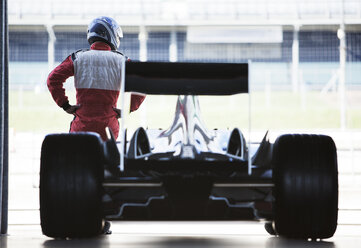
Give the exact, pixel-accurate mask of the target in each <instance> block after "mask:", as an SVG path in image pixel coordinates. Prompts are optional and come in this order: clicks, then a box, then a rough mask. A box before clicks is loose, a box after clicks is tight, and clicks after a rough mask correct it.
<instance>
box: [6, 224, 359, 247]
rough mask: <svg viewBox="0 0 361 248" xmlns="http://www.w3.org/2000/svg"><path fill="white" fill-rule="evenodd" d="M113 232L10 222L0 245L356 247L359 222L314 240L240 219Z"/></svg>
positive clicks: (121, 228)
mask: <svg viewBox="0 0 361 248" xmlns="http://www.w3.org/2000/svg"><path fill="white" fill-rule="evenodd" d="M112 230H113V234H112V235H107V236H101V237H98V238H93V239H81V240H80V239H74V240H54V239H50V238H47V237H45V236H43V235H42V234H41V230H40V226H39V225H11V226H9V235H5V236H1V237H0V247H1V248H20V247H21V248H35V247H44V248H61V247H77V248H85V247H86V248H111V247H127V248H128V247H159V248H163V247H192V248H193V247H248V248H253V247H254V248H258V247H266V248H286V247H287V248H302V247H310V248H311V247H312V248H313V247H316V248H340V247H341V248H356V247H360V244H361V226H360V225H343V226H339V228H338V231H337V232H336V234H335V236H334V237H333V238H331V239H327V240H323V241H318V242H313V241H305V240H289V239H284V238H278V237H271V236H269V235H267V234H266V233H265V232H264V231H263V228H262V224H259V223H242V222H218V223H217V222H200V223H198V222H121V223H119V222H117V223H113V228H112Z"/></svg>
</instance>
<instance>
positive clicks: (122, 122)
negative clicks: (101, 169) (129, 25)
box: [119, 56, 126, 172]
mask: <svg viewBox="0 0 361 248" xmlns="http://www.w3.org/2000/svg"><path fill="white" fill-rule="evenodd" d="M120 82H121V84H120V100H121V106H120V109H121V110H122V111H121V112H120V115H121V116H120V117H121V118H120V138H121V139H120V141H121V145H122V146H121V147H122V148H121V149H120V164H119V167H120V171H121V172H123V171H124V149H123V147H125V146H126V140H125V116H126V114H125V108H124V107H125V57H124V56H123V57H122V69H121V81H120Z"/></svg>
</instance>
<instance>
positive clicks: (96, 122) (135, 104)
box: [47, 42, 145, 140]
mask: <svg viewBox="0 0 361 248" xmlns="http://www.w3.org/2000/svg"><path fill="white" fill-rule="evenodd" d="M122 56H124V55H123V54H121V53H120V52H117V51H112V50H111V48H110V46H108V45H107V44H106V43H104V42H95V43H93V44H92V45H91V47H90V50H89V49H88V50H80V51H77V52H75V53H73V54H71V55H70V56H68V57H67V58H66V59H65V60H64V61H63V62H62V63H61V64H60V65H58V66H57V67H56V68H55V69H54V70H53V71H52V72H51V73H50V74H49V76H48V79H47V85H48V88H49V91H50V93H51V95H52V97H53V99H54V101H55V102H56V104H57V105H58V106H59V107H62V108H64V109H66V108H67V107H70V105H69V100H68V97H67V96H66V94H65V89H64V87H63V84H64V82H65V81H66V79H67V78H69V77H71V76H74V84H75V88H76V102H77V105H80V107H79V108H78V109H77V110H76V113H75V118H74V120H73V121H72V123H71V126H70V132H79V131H90V132H96V133H99V134H100V136H101V137H102V139H103V140H106V139H107V137H106V133H105V128H106V127H109V128H110V129H111V130H112V131H113V133H114V135H115V137H116V138H117V137H118V133H119V122H118V119H117V113H116V112H115V111H114V109H113V108H116V105H117V101H118V97H119V92H120V82H121V63H122V62H121V61H122ZM144 98H145V96H144V95H142V94H136V93H132V95H131V103H130V111H131V112H132V111H135V110H137V109H138V108H139V106H140V104H141V103H142V102H143V100H144Z"/></svg>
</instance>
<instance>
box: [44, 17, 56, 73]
mask: <svg viewBox="0 0 361 248" xmlns="http://www.w3.org/2000/svg"><path fill="white" fill-rule="evenodd" d="M46 30H47V31H48V35H49V40H48V67H49V71H52V70H53V69H54V63H55V47H54V46H55V41H56V36H55V33H54V29H53V25H51V24H48V25H46Z"/></svg>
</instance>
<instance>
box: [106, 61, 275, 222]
mask: <svg viewBox="0 0 361 248" xmlns="http://www.w3.org/2000/svg"><path fill="white" fill-rule="evenodd" d="M144 65H145V64H144V63H129V64H128V65H127V78H126V82H127V85H128V84H129V85H132V83H133V81H134V82H136V84H137V85H136V86H133V87H134V88H130V87H132V86H129V88H127V89H128V90H130V91H134V90H136V91H138V92H139V91H140V92H142V93H148V94H149V93H151V94H181V95H179V96H178V98H177V104H176V111H175V115H174V120H173V123H172V125H171V126H170V128H169V129H167V130H158V129H154V130H145V129H143V128H138V129H137V130H136V131H135V133H134V134H133V136H132V138H131V140H130V142H129V145H128V147H127V149H125V150H126V151H127V152H126V153H125V157H124V171H123V173H120V174H119V175H118V176H116V177H115V178H114V177H112V176H110V177H109V179H107V178H106V179H105V182H104V184H103V185H104V187H105V189H106V191H108V190H109V191H108V192H109V197H108V199H109V202H108V204H106V206H110V207H109V208H108V209H107V211H106V212H107V213H108V214H107V218H109V219H204V220H206V219H252V220H254V219H256V220H260V219H267V218H269V217H270V216H271V215H272V205H271V203H272V195H271V191H272V187H273V186H274V185H273V182H272V179H271V171H270V167H267V166H257V165H255V164H253V163H252V158H251V157H250V156H249V154H248V152H249V151H248V147H247V143H246V140H245V138H244V136H243V134H242V132H241V131H240V130H239V129H237V128H235V129H233V130H208V129H207V127H206V125H205V124H204V122H203V120H202V117H201V111H200V106H199V101H198V96H197V95H194V93H197V94H198V95H200V94H206V95H209V94H218V95H220V94H221V95H231V94H235V93H248V74H247V72H248V70H247V64H229V65H227V64H211V65H210V64H182V63H178V64H169V63H151V64H148V68H147V69H144V68H139V67H144ZM210 66H211V67H213V68H210ZM228 66H229V67H228ZM189 68H191V69H192V70H191V72H189ZM133 71H134V72H135V73H134V74H135V75H133V74H132V72H133ZM164 71H166V72H167V73H166V74H164V73H163V72H164ZM139 72H142V74H141V75H139ZM187 73H188V74H187ZM162 81H164V82H166V83H167V85H168V86H169V85H171V87H165V88H164V87H159V88H158V90H156V89H155V88H157V87H158V85H159V84H162V83H163V82H162ZM142 83H144V85H147V86H148V85H152V84H154V87H152V88H151V89H150V90H147V89H145V87H144V86H139V85H141V84H142ZM220 85H221V86H222V87H220ZM148 87H149V86H148ZM214 88H218V90H214ZM230 88H231V89H230ZM190 93H192V94H190ZM183 94H184V95H183ZM263 143H264V144H266V143H267V140H266V138H265V139H264V142H263ZM262 147H264V145H262ZM119 150H122V149H119ZM113 157H115V156H113ZM249 158H251V161H250V160H249ZM255 158H256V157H254V158H253V161H256V160H255ZM114 164H116V163H114ZM264 164H266V163H263V165H264ZM250 166H251V168H249V167H250ZM112 171H114V170H112ZM250 171H251V173H250ZM110 175H112V173H110ZM127 175H130V176H127ZM110 199H111V200H110ZM112 206H116V207H115V208H114V207H113V208H112Z"/></svg>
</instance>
